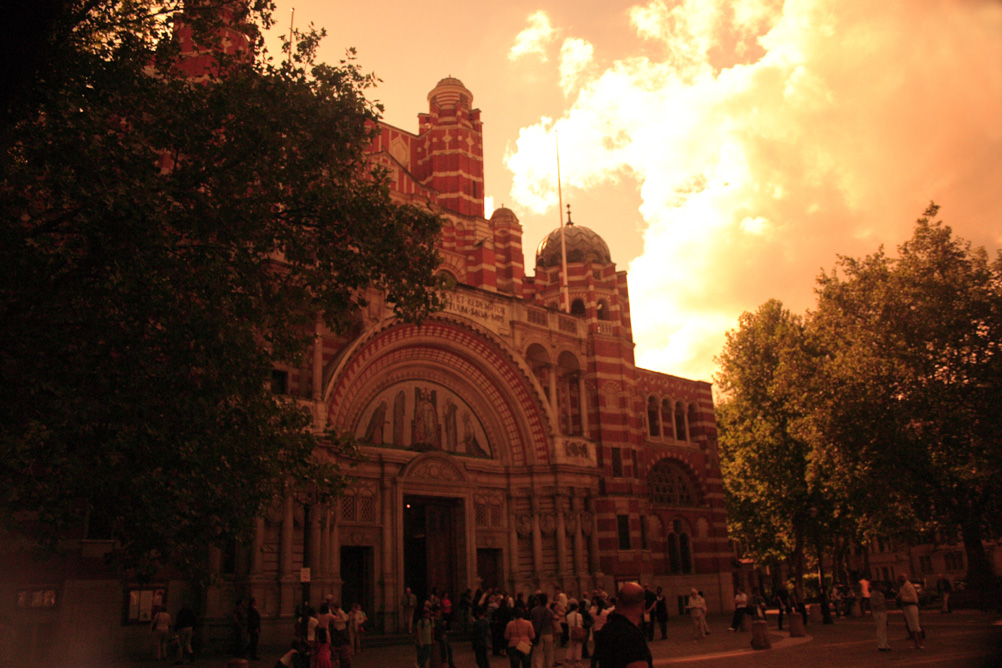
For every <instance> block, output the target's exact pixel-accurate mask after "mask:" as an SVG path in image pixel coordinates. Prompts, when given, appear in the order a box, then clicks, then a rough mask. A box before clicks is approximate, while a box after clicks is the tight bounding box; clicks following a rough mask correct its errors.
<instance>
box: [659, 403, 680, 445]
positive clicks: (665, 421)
mask: <svg viewBox="0 0 1002 668" xmlns="http://www.w3.org/2000/svg"><path fill="white" fill-rule="evenodd" d="M674 407H675V404H673V403H672V402H671V400H669V399H665V400H664V401H662V402H661V424H662V425H664V429H663V432H664V433H663V436H667V437H669V438H678V436H677V435H675V432H674V430H675V413H674V410H673V409H674Z"/></svg>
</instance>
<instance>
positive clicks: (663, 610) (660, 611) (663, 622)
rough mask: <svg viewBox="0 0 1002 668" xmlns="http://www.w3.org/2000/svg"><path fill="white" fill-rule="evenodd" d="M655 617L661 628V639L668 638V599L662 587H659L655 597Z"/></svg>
mask: <svg viewBox="0 0 1002 668" xmlns="http://www.w3.org/2000/svg"><path fill="white" fill-rule="evenodd" d="M654 618H655V619H656V620H657V622H658V627H659V628H660V629H661V639H662V640H667V639H668V601H667V600H666V599H665V595H664V593H663V592H662V591H661V587H658V591H657V595H656V597H655V599H654Z"/></svg>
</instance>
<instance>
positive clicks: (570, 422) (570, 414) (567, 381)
mask: <svg viewBox="0 0 1002 668" xmlns="http://www.w3.org/2000/svg"><path fill="white" fill-rule="evenodd" d="M572 382H574V379H573V378H572V377H571V375H570V374H565V375H564V377H563V382H562V383H561V386H563V389H564V397H565V399H564V415H566V419H567V435H568V436H569V435H571V434H573V433H574V411H572V410H571V383H572Z"/></svg>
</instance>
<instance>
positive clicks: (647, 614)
mask: <svg viewBox="0 0 1002 668" xmlns="http://www.w3.org/2000/svg"><path fill="white" fill-rule="evenodd" d="M655 603H657V596H656V595H655V594H654V592H652V591H651V588H650V586H649V585H646V584H645V585H644V635H646V636H647V642H654V605H655Z"/></svg>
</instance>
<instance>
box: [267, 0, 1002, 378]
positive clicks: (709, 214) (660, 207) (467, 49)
mask: <svg viewBox="0 0 1002 668" xmlns="http://www.w3.org/2000/svg"><path fill="white" fill-rule="evenodd" d="M293 6H295V8H296V9H295V24H296V26H297V27H303V26H305V25H306V24H308V23H310V22H312V23H313V24H315V25H317V26H323V27H325V28H326V29H327V32H328V38H327V40H326V41H325V43H324V47H323V49H322V52H321V55H322V58H323V59H324V60H327V61H336V60H339V59H340V58H341V57H342V56H343V54H344V50H345V48H347V47H349V46H353V47H355V48H356V49H357V51H358V60H359V62H360V63H361V64H362V66H363V68H364V69H366V70H367V71H372V72H374V73H375V74H376V75H377V76H379V77H380V78H381V79H382V83H381V84H380V85H379V87H378V88H376V89H375V90H373V91H372V92H371V95H370V97H372V98H374V99H378V100H380V101H381V102H382V103H383V104H384V105H385V107H386V109H385V113H384V118H385V120H387V121H388V122H390V123H392V124H394V125H397V126H399V127H401V128H404V129H406V130H409V131H411V132H416V130H417V114H418V113H419V112H422V111H426V110H427V101H426V96H427V93H428V91H429V90H431V89H432V88H433V87H434V85H435V83H436V82H437V81H438V80H439V79H441V78H442V77H445V76H448V75H451V76H455V77H458V78H459V79H461V80H462V81H463V83H465V84H466V86H467V88H469V89H470V90H471V91H472V92H473V95H474V105H475V106H476V107H479V108H480V109H481V110H482V112H483V119H484V134H485V137H484V139H485V144H484V159H485V171H486V174H485V181H486V184H485V191H486V193H487V194H488V195H489V196H490V197H491V198H492V199H493V202H494V204H495V206H500V205H501V204H504V205H506V206H508V207H509V208H511V209H513V210H514V211H515V213H516V214H517V215H518V216H519V218H520V220H521V222H522V224H523V227H524V240H523V245H524V247H525V249H526V255H527V258H526V264H527V265H528V267H529V268H530V269H529V270H530V271H531V266H532V264H533V261H534V249H535V246H536V244H537V243H538V241H539V240H540V239H542V238H543V237H544V236H545V235H546V234H547V233H548V232H549V231H550V230H551V229H553V228H554V227H555V226H556V225H557V224H558V223H559V217H558V214H557V195H556V156H555V149H554V145H555V141H554V138H555V134H556V135H559V142H560V166H561V173H562V180H563V197H564V202H565V203H570V204H571V207H572V212H573V218H574V221H575V222H576V223H579V224H581V225H585V226H587V227H590V228H592V229H593V230H595V231H596V232H598V233H599V234H601V235H602V236H603V237H604V238H605V240H606V241H607V242H608V244H609V247H610V249H611V251H612V256H613V260H614V261H615V262H616V263H617V265H618V267H619V268H620V269H626V270H628V271H629V272H630V296H631V304H632V313H633V325H634V339H635V341H636V344H637V362H638V364H639V365H641V366H644V367H647V368H651V369H656V370H658V371H663V372H666V373H671V374H676V375H680V376H684V377H689V378H698V379H702V380H712V376H713V373H714V361H713V358H714V356H715V355H717V354H718V353H719V352H720V349H721V346H722V345H723V338H724V333H725V332H726V331H727V330H728V329H732V328H734V327H735V325H736V321H737V318H738V316H739V315H740V314H741V313H742V312H743V311H750V310H754V309H755V308H757V307H758V306H759V305H760V304H761V303H763V302H764V301H766V300H767V299H770V298H777V299H780V300H782V301H783V302H784V303H785V304H786V305H787V306H788V307H790V308H791V309H793V310H794V311H803V310H805V309H806V308H808V307H810V306H811V304H812V303H813V286H814V279H815V277H816V276H817V275H818V273H819V272H820V271H821V270H822V269H830V268H831V267H832V266H833V264H834V262H835V258H836V254H843V255H851V256H860V255H863V254H866V253H870V252H873V251H875V250H876V249H877V248H878V247H879V246H880V245H881V244H884V245H885V246H886V247H887V248H888V249H891V250H893V249H894V248H895V247H896V246H897V245H898V244H900V243H901V242H902V241H904V240H905V239H907V238H908V237H909V236H910V234H911V229H912V225H913V223H914V220H915V218H917V217H918V216H919V215H920V214H921V212H922V210H923V209H924V208H925V207H926V205H927V204H928V203H929V201H930V200H934V201H935V202H936V203H937V204H939V205H941V207H942V209H941V212H940V213H941V217H942V218H943V219H944V220H945V221H946V222H947V223H949V224H950V225H951V226H952V227H953V228H954V230H955V231H956V232H957V233H958V234H959V235H961V236H963V237H965V238H967V239H969V240H971V241H972V242H974V243H975V244H977V245H983V246H987V247H988V248H990V249H991V250H992V252H994V251H995V250H996V249H998V248H999V247H1000V245H1002V2H1000V1H999V0H940V1H937V0H897V1H895V0H881V1H880V2H871V1H868V0H788V1H787V2H782V1H778V0H653V1H650V2H643V1H642V2H640V3H639V4H630V3H629V2H616V1H615V0H538V1H535V2H525V1H522V0H510V1H504V2H500V1H498V2H495V1H494V0H480V1H478V2H467V3H449V4H443V3H414V2H410V1H409V0H407V1H405V0H397V1H384V0H371V1H370V2H367V3H358V2H352V3H348V2H333V1H331V0H282V1H280V2H279V3H278V7H279V9H278V12H277V16H278V17H279V24H280V25H279V28H280V29H283V31H287V29H288V23H289V20H290V18H291V11H290V10H291V8H292V7H293ZM282 24H284V27H283V25H282Z"/></svg>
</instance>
